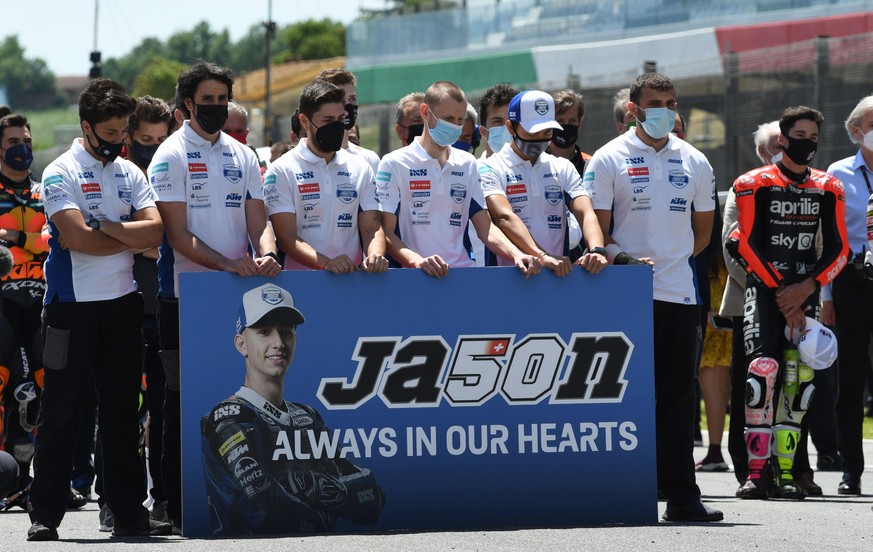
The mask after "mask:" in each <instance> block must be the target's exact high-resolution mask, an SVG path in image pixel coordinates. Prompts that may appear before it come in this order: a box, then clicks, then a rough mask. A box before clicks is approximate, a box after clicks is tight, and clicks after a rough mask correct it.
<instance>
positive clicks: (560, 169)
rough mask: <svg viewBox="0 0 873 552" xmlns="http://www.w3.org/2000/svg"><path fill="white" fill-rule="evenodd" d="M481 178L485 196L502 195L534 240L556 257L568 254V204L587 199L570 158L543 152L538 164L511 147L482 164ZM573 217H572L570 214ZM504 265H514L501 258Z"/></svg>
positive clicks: (481, 162)
mask: <svg viewBox="0 0 873 552" xmlns="http://www.w3.org/2000/svg"><path fill="white" fill-rule="evenodd" d="M479 178H480V179H481V180H482V192H483V194H484V195H485V197H486V198H487V197H489V196H492V195H501V196H503V197H505V198H506V199H507V201H509V205H510V207H512V212H513V213H515V214H516V215H517V216H518V218H520V219H521V221H522V222H523V223H524V225H525V226H526V227H527V229H528V230H529V231H530V234H531V236H532V237H533V239H534V240H536V242H537V243H538V244H539V245H540V247H542V248H543V249H544V250H545V252H546V253H548V254H549V255H552V256H554V257H561V256H563V255H564V235H565V233H566V231H567V201H565V195H566V197H569V198H570V199H571V200H572V199H575V198H577V197H579V196H587V195H588V191H587V190H586V189H585V187H584V186H583V185H582V178H581V177H580V176H579V173H578V171H576V167H574V166H573V164H572V163H570V161H568V160H567V159H563V158H559V157H555V156H554V155H552V154H550V153H545V152H543V153H542V154H540V156H539V157H538V158H537V160H536V163H534V164H533V165H531V164H530V161H526V160H524V159H522V158H521V157H519V155H518V154H517V153H515V150H513V149H512V145H511V144H506V145H504V146H503V148H501V150H500V151H499V152H497V153H495V154H494V155H492V156H491V157H489V158H487V159H486V160H485V161H480V163H479ZM570 216H572V215H570ZM497 263H498V264H499V265H501V266H512V265H513V263H512V262H510V261H509V260H508V259H504V258H502V257H501V258H498V261H497Z"/></svg>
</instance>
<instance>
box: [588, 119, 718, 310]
mask: <svg viewBox="0 0 873 552" xmlns="http://www.w3.org/2000/svg"><path fill="white" fill-rule="evenodd" d="M583 181H584V183H585V185H586V187H588V190H589V193H590V194H591V200H592V202H593V204H594V208H595V209H598V210H600V209H604V210H608V209H612V220H613V226H614V228H613V231H612V237H613V239H614V240H615V242H616V243H617V244H618V245H619V247H621V249H622V250H624V251H625V252H627V253H628V254H629V255H631V256H633V257H637V258H639V257H650V258H651V259H652V260H653V261H654V262H655V267H654V268H655V274H654V298H655V299H656V300H659V301H666V302H670V303H682V304H699V303H700V297H699V295H698V293H697V279H696V276H695V272H694V268H693V266H694V233H693V230H692V228H691V213H692V211H697V212H705V211H712V210H714V209H715V201H716V195H715V194H716V193H715V177H714V176H713V173H712V167H711V166H710V164H709V161H707V160H706V157H705V156H704V155H703V154H702V153H700V152H699V151H698V150H697V149H696V148H694V147H693V146H692V145H690V144H688V143H687V142H685V141H684V140H680V139H679V138H676V137H675V136H673V135H672V134H671V135H670V137H669V139H668V141H667V144H666V145H665V146H664V148H662V149H661V151H659V152H655V150H654V149H653V148H652V147H650V146H647V145H646V144H645V143H643V142H642V140H640V139H639V138H638V137H637V136H636V134H635V132H634V130H633V129H631V130H628V131H627V132H625V133H624V134H622V135H621V136H619V137H618V138H615V139H614V140H612V141H611V142H609V143H607V144H606V145H605V146H603V147H602V148H600V149H599V150H597V152H596V153H595V154H594V156H593V157H592V158H591V161H589V162H588V166H587V167H586V169H585V177H584V178H583Z"/></svg>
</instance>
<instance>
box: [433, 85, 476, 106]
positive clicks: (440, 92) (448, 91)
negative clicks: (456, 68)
mask: <svg viewBox="0 0 873 552" xmlns="http://www.w3.org/2000/svg"><path fill="white" fill-rule="evenodd" d="M447 96H448V97H449V98H451V99H453V100H455V101H456V102H465V103H466V101H467V97H466V96H464V91H463V90H461V89H460V88H459V87H458V85H457V84H455V83H453V82H451V81H436V82H435V83H433V84H432V85H430V86H429V87H428V88H427V90H426V91H425V93H424V103H426V104H427V105H434V104H436V103H439V102H440V101H442V100H443V98H445V97H447Z"/></svg>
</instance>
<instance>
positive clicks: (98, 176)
mask: <svg viewBox="0 0 873 552" xmlns="http://www.w3.org/2000/svg"><path fill="white" fill-rule="evenodd" d="M80 140H81V139H79V138H77V139H76V140H73V145H72V147H71V148H70V149H69V150H67V151H66V152H65V153H64V154H63V155H61V156H60V157H58V158H57V159H55V160H54V161H52V163H51V164H50V165H49V166H48V167H46V169H45V171H44V172H43V176H42V199H43V203H44V204H45V215H46V218H47V219H48V220H49V228H50V230H51V238H50V239H49V255H48V258H47V259H46V262H45V279H46V293H45V298H44V300H43V301H44V304H46V305H48V304H49V303H51V302H52V301H53V300H54V299H55V298H57V300H58V301H59V302H61V303H67V302H82V301H106V300H110V299H117V298H118V297H122V296H124V295H127V294H128V293H132V292H134V291H136V283H135V282H134V280H133V253H131V252H130V251H124V252H121V253H116V254H114V255H88V254H86V253H80V252H77V251H69V250H65V249H63V248H61V246H60V243H59V241H58V237H59V235H60V233H59V232H58V228H57V227H56V226H55V224H54V223H53V222H51V218H52V217H53V216H54V215H55V213H59V212H61V211H66V210H68V209H76V210H78V211H80V212H81V213H82V217H83V218H84V219H85V222H86V223H87V222H88V221H89V220H90V219H92V218H95V219H97V220H99V221H112V222H129V221H130V220H131V217H132V215H133V213H134V212H136V211H138V210H140V209H145V208H148V207H154V206H155V202H154V192H153V191H152V188H151V186H149V184H148V182H147V181H146V179H145V177H144V176H143V174H142V171H141V170H139V168H137V166H136V165H134V164H133V163H131V162H130V161H128V160H126V159H122V158H121V157H118V158H116V159H115V161H113V162H112V163H107V164H106V165H105V166H104V165H103V162H102V161H101V160H100V159H97V158H95V157H94V156H92V155H91V154H90V153H88V152H87V151H86V150H85V148H84V146H82V143H81V142H80Z"/></svg>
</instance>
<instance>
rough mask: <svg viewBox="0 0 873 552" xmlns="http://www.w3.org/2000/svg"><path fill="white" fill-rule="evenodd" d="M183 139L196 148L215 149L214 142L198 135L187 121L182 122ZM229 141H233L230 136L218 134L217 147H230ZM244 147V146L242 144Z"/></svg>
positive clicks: (222, 133)
mask: <svg viewBox="0 0 873 552" xmlns="http://www.w3.org/2000/svg"><path fill="white" fill-rule="evenodd" d="M181 132H182V137H183V138H185V140H187V141H188V142H191V143H192V144H194V145H195V146H198V147H201V148H202V147H213V144H212V140H209V139H208V138H204V137H202V136H200V135H199V134H197V132H196V131H195V130H194V129H193V128H191V121H189V120H187V119H186V120H185V121H183V122H182V130H181ZM228 140H233V138H231V137H230V136H228V135H227V134H225V133H224V132H219V133H218V140H216V142H215V146H220V147H225V146H227V145H228ZM240 145H242V144H240Z"/></svg>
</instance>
